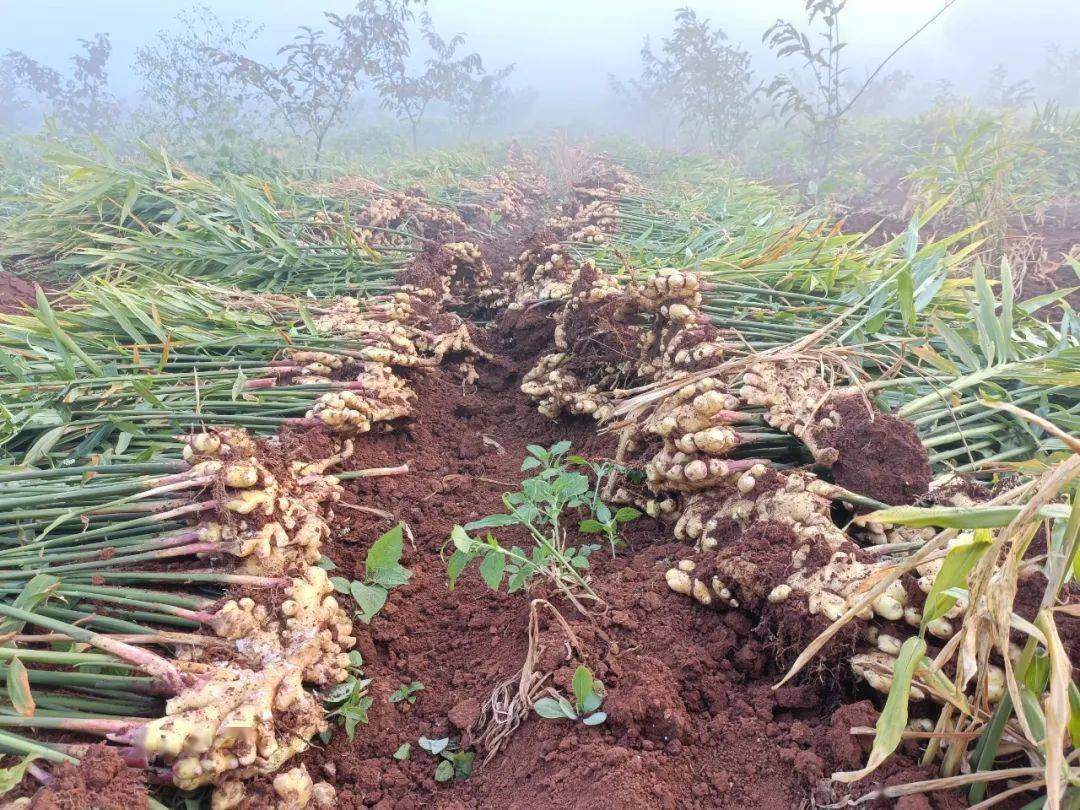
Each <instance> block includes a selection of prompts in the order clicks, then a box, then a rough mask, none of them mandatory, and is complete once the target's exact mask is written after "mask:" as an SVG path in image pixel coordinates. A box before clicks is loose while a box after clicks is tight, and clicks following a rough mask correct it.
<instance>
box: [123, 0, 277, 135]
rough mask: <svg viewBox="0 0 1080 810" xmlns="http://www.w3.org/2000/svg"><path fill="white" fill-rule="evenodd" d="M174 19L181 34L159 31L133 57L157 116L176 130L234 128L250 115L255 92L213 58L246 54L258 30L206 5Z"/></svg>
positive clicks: (227, 67) (222, 130)
mask: <svg viewBox="0 0 1080 810" xmlns="http://www.w3.org/2000/svg"><path fill="white" fill-rule="evenodd" d="M176 21H177V23H178V30H177V31H160V32H159V33H158V35H157V38H156V39H155V41H154V42H153V43H152V44H150V45H146V46H144V47H142V48H139V49H138V51H137V53H136V57H135V69H136V72H137V73H138V74H139V75H140V76H142V78H143V82H144V85H143V92H144V95H145V96H146V100H147V102H148V103H149V104H150V106H151V108H152V109H153V112H154V115H155V117H156V118H157V120H158V121H159V122H160V123H161V125H162V127H163V128H164V129H166V130H171V131H174V132H175V131H179V132H192V131H194V132H196V133H201V134H206V133H213V132H227V131H229V130H233V129H235V128H236V127H237V126H238V124H239V122H240V121H242V120H243V118H242V116H243V114H244V113H245V111H250V110H249V104H250V102H251V100H252V96H253V92H254V91H253V88H252V87H251V86H250V85H249V84H247V83H244V82H237V81H234V80H233V76H232V68H231V65H230V64H229V63H227V62H225V61H222V60H219V59H215V58H213V56H214V55H215V54H220V53H233V54H239V53H242V52H243V51H244V49H245V48H246V47H247V45H248V44H249V43H250V42H251V40H252V39H253V38H254V37H255V36H256V35H257V34H258V33H259V31H260V28H259V27H257V26H254V25H252V24H251V23H250V22H249V21H247V20H236V21H234V22H233V23H231V24H226V23H225V22H223V21H222V20H221V19H220V18H219V17H218V16H217V15H216V14H214V12H213V11H212V10H211V9H210V8H209V7H208V6H194V7H192V8H191V9H189V10H187V11H182V12H180V14H178V15H177V16H176Z"/></svg>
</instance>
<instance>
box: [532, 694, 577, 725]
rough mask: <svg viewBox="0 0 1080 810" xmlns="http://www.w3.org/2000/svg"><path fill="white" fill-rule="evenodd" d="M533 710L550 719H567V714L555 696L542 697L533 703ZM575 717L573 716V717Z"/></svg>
mask: <svg viewBox="0 0 1080 810" xmlns="http://www.w3.org/2000/svg"><path fill="white" fill-rule="evenodd" d="M533 711H535V712H536V713H537V714H538V715H540V716H541V717H543V718H546V719H548V720H565V719H566V714H565V713H564V712H563V710H562V706H561V705H559V701H557V700H556V699H555V698H548V697H545V698H540V699H539V700H537V701H536V702H535V703H533ZM571 719H573V718H571Z"/></svg>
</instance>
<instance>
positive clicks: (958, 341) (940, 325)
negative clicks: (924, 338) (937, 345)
mask: <svg viewBox="0 0 1080 810" xmlns="http://www.w3.org/2000/svg"><path fill="white" fill-rule="evenodd" d="M930 324H931V325H932V326H933V327H934V331H935V332H936V333H937V334H939V335H941V337H942V339H943V340H944V341H945V345H947V346H948V347H949V351H950V352H952V353H953V354H954V355H955V356H956V357H957V358H958V359H959V360H960V362H962V363H963V364H964V365H965V366H966V367H967V368H968V369H969V370H970V371H975V370H977V369H980V368H982V363H980V362H979V358H978V357H977V356H976V355H975V352H974V351H972V349H971V347H970V346H969V345H968V344H967V341H965V340H964V339H963V338H962V337H961V336H960V334H959V333H958V332H957V331H956V330H955V329H953V328H952V327H951V326H949V325H948V324H947V323H945V322H944V321H942V320H940V319H939V318H937V317H935V316H933V315H931V316H930Z"/></svg>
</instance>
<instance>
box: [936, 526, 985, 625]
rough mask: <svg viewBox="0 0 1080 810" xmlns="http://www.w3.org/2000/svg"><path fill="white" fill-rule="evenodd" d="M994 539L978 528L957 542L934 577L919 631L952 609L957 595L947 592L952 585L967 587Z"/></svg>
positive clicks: (953, 586) (954, 586)
mask: <svg viewBox="0 0 1080 810" xmlns="http://www.w3.org/2000/svg"><path fill="white" fill-rule="evenodd" d="M991 539H992V538H991V537H990V532H989V530H987V529H976V530H975V532H974V533H973V534H972V536H971V537H969V538H964V539H958V540H957V541H956V542H954V544H953V546H952V547H951V548H950V549H949V553H948V554H946V555H945V560H944V561H943V562H942V563H941V568H940V569H939V570H938V573H937V576H935V577H934V584H933V585H932V586H931V587H930V593H928V594H927V596H926V602H925V604H924V606H923V617H922V621H921V622H920V623H919V632H920V633H921V632H923V631H924V630H925V629H926V625H927V624H928V623H929V622H932V621H934V620H935V619H939V618H941V617H942V616H944V615H945V614H946V613H948V612H949V611H950V610H952V607H953V605H955V604H956V598H955V597H953V596H950V595H948V594H947V593H946V592H947V591H949V590H950V589H952V588H964V589H966V586H967V575H968V572H970V571H971V569H972V568H973V567H974V566H975V563H977V562H978V561H979V559H980V558H981V557H982V555H983V554H985V553H986V551H987V549H989V548H990V545H991Z"/></svg>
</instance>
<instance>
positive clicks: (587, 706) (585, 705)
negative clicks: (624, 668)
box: [581, 689, 603, 714]
mask: <svg viewBox="0 0 1080 810" xmlns="http://www.w3.org/2000/svg"><path fill="white" fill-rule="evenodd" d="M602 701H603V698H602V697H600V695H598V694H597V693H596V690H595V689H594V690H593V691H592V692H589V694H587V695H586V696H585V700H583V701H581V711H583V712H585V713H586V714H588V713H590V712H595V711H596V710H597V709H599V708H600V703H601V702H602Z"/></svg>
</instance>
